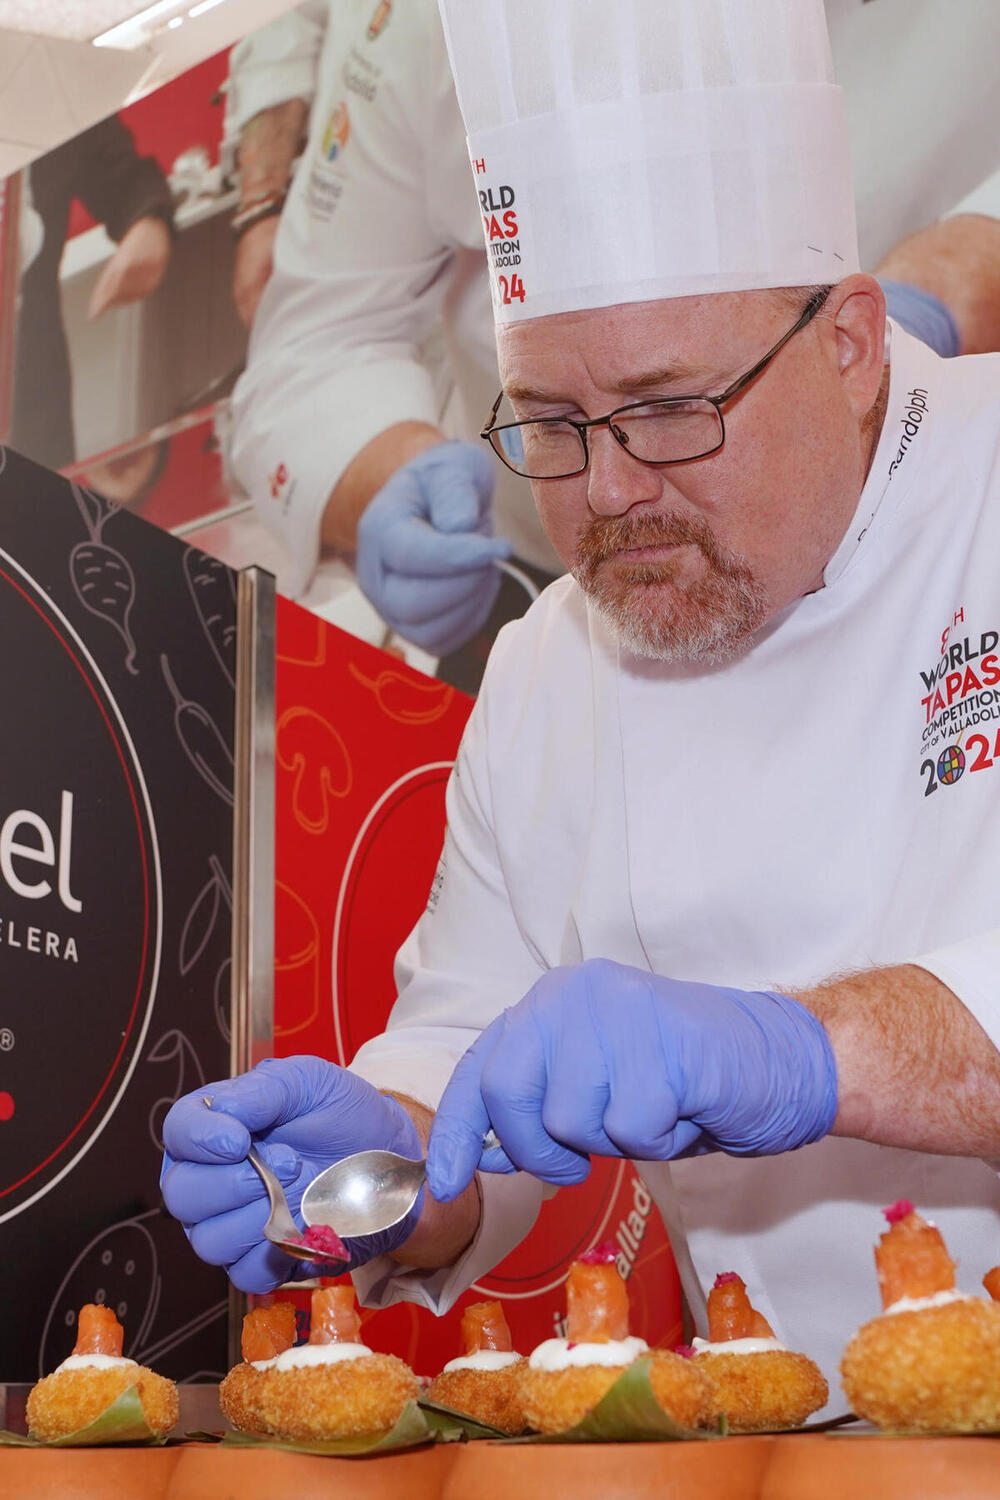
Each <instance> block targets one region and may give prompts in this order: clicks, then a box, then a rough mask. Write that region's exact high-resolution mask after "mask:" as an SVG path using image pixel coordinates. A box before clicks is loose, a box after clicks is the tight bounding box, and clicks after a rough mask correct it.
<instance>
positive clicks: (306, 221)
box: [229, 0, 1000, 594]
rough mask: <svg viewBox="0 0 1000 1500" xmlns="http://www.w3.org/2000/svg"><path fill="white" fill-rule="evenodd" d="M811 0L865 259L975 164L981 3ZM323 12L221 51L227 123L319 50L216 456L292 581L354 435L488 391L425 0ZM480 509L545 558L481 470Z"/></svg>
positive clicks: (976, 174)
mask: <svg viewBox="0 0 1000 1500" xmlns="http://www.w3.org/2000/svg"><path fill="white" fill-rule="evenodd" d="M826 4H827V16H828V20H829V25H830V34H831V43H832V47H833V54H834V64H835V68H836V71H837V76H838V78H839V80H840V82H841V83H842V84H843V85H844V88H845V94H846V98H847V108H848V117H849V123H850V126H851V136H852V144H853V153H854V169H855V176H856V182H857V193H858V203H859V236H860V242H861V254H862V264H872V263H873V262H874V260H876V259H877V258H878V257H879V256H880V255H881V254H882V253H883V252H884V251H885V250H886V249H888V248H889V246H890V245H891V244H893V243H895V241H896V240H897V239H898V238H899V236H900V235H902V234H904V233H906V232H908V231H910V230H913V229H916V228H918V227H920V226H921V225H923V224H925V223H927V222H928V221H929V220H930V219H933V218H934V217H936V215H937V214H938V213H939V212H941V211H943V210H944V209H947V208H949V207H950V206H951V205H953V204H954V203H956V202H957V201H958V199H959V198H960V197H962V196H963V194H965V193H966V192H968V191H969V190H970V189H971V188H973V187H975V186H976V185H977V184H978V183H979V182H980V181H981V180H982V178H983V177H985V176H987V175H988V174H989V173H990V172H991V171H993V170H994V169H995V167H996V165H997V160H998V150H997V133H996V129H995V123H996V110H995V105H994V102H993V87H994V83H995V76H994V75H995V59H996V56H997V50H998V47H1000V5H997V4H996V0H951V3H950V4H948V5H942V4H941V3H940V0H874V3H872V0H826ZM328 14H329V22H328V26H327V30H326V35H325V38H324V37H323V25H322V21H323V7H322V6H321V5H318V4H317V3H316V0H313V3H311V4H309V5H306V6H302V7H300V9H299V10H298V11H292V12H290V13H289V14H288V15H287V16H281V17H279V18H278V19H277V20H276V21H274V22H272V23H271V25H270V26H267V27H264V28H262V29H261V30H260V31H259V32H257V33H255V34H254V35H253V36H251V37H249V38H248V39H247V40H246V41H245V42H244V43H241V44H240V47H239V48H237V49H235V50H234V55H233V62H232V65H231V99H230V109H229V129H230V130H231V131H233V130H237V129H239V128H241V127H242V125H243V124H245V123H246V121H247V120H248V119H249V118H250V117H251V116H252V115H253V114H254V113H256V112H257V111H258V110H260V109H264V108H267V107H269V106H271V105H273V104H276V103H279V102H280V101H281V100H282V99H287V98H290V97H294V96H303V97H304V96H306V95H307V94H309V93H310V92H311V90H310V87H309V75H310V66H311V65H310V58H311V57H315V56H317V54H319V57H318V66H317V65H316V64H313V65H312V66H313V68H314V70H315V72H316V79H315V89H316V92H315V100H314V104H313V110H312V121H311V128H310V135H309V142H308V145H307V147H306V150H305V153H304V155H303V157H302V160H301V162H300V163H299V167H298V170H297V172H296V175H295V179H294V182H293V184H292V188H291V191H290V194H289V198H288V203H287V205H286V207H285V210H284V213H283V214H282V218H281V225H280V228H279V231H278V236H277V240H276V244H275V252H274V265H275V268H274V274H273V276H272V278H271V280H270V282H269V284H268V286H267V288H266V290H265V293H264V296H263V298H262V300H261V304H260V307H259V309H258V313H257V317H256V320H255V322H254V327H253V332H252V335H251V340H250V352H249V364H248V369H247V371H246V374H245V375H244V376H243V378H242V380H241V381H240V383H239V385H238V386H237V388H236V391H235V393H234V397H233V408H234V416H235V423H236V430H235V434H234V448H233V463H234V468H235V471H236V473H237V475H238V476H239V478H240V480H241V481H242V483H243V485H244V486H245V488H246V490H247V493H248V494H250V495H252V496H253V498H254V500H255V501H256V503H257V508H258V511H259V513H260V515H261V517H262V519H263V520H264V522H265V524H267V525H268V526H269V527H270V529H271V530H273V531H274V532H275V533H276V534H277V535H278V536H279V537H280V538H281V540H282V541H283V542H284V543H285V544H286V546H287V547H288V549H289V550H290V552H291V554H292V557H293V559H294V571H293V575H292V577H291V579H290V585H289V587H290V592H292V593H293V594H296V593H299V592H301V590H302V589H303V588H304V587H305V586H306V585H307V583H308V581H309V578H310V577H311V575H312V573H313V571H314V569H315V567H316V561H317V557H318V553H319V530H320V523H321V519H322V515H323V510H324V508H325V505H326V502H327V499H328V497H329V495H330V492H331V490H332V489H333V488H334V486H335V484H336V483H337V481H338V479H339V478H340V476H341V474H342V473H343V471H344V469H345V468H346V467H347V465H348V464H349V463H350V461H351V460H352V459H353V458H354V457H355V455H356V454H357V453H358V452H359V451H360V450H361V449H362V448H363V447H364V446H365V444H366V443H368V442H369V441H370V440H371V439H372V438H373V437H375V436H377V434H378V433H380V432H381V431H383V430H384V429H385V428H387V427H389V426H391V425H393V424H394V423H397V422H404V421H421V422H429V423H432V424H434V423H438V422H439V421H440V420H441V415H442V409H443V407H444V406H445V404H446V402H447V399H448V394H449V390H450V388H451V387H450V383H449V382H450V379H451V378H452V377H453V379H454V388H455V392H456V397H457V410H452V411H451V412H450V414H449V431H450V433H451V435H453V436H465V437H471V438H473V439H474V440H475V435H476V433H478V432H479V430H480V428H481V427H482V425H483V423H484V421H485V419H486V416H487V413H488V412H489V409H490V406H491V405H492V403H493V400H494V397H495V396H496V393H497V391H498V390H499V380H498V377H497V373H496V356H495V350H494V339H493V317H492V309H491V305H490V296H489V287H488V282H487V277H486V266H485V255H484V252H483V238H482V226H481V221H480V213H479V204H478V201H477V198H476V194H475V189H474V184H473V179H472V173H471V171H470V167H469V159H468V154H467V151H466V146H465V130H464V126H463V124H462V120H461V116H460V113H459V109H458V103H457V101H456V98H455V93H454V88H453V86H452V80H451V73H450V70H449V66H448V58H447V54H446V50H445V45H444V37H443V33H442V31H441V26H440V21H439V18H438V13H437V4H436V0H406V3H401V0H333V3H332V4H331V5H330V8H329V12H328ZM320 48H322V52H321V54H320V53H319V49H320ZM929 95H930V96H932V97H933V100H934V108H933V109H929V108H927V107H926V99H927V97H928V96H929ZM442 319H443V329H444V342H445V346H446V348H445V350H444V351H442V349H441V347H440V333H441V328H442ZM442 352H444V353H445V355H446V357H445V358H444V360H443V362H442V360H441V358H440V356H441V354H442ZM495 516H496V525H497V530H498V531H499V532H501V533H502V534H503V535H505V536H508V537H510V539H511V540H512V542H513V543H514V547H515V550H516V552H517V553H518V555H519V556H521V557H523V558H525V559H526V560H527V561H528V562H532V563H535V564H536V565H537V566H539V567H542V568H548V569H549V570H550V571H551V572H560V571H561V565H560V564H559V563H558V560H557V559H556V557H555V554H554V553H553V551H552V550H551V548H550V546H549V544H548V542H547V540H546V539H545V537H544V535H543V533H542V531H541V528H540V526H539V524H538V522H537V519H536V517H535V514H534V509H533V507H532V505H531V503H530V500H529V497H528V493H527V488H526V486H525V485H524V484H523V481H521V480H519V479H518V478H516V476H513V475H511V474H509V473H508V471H506V470H503V469H501V468H500V466H499V465H498V466H497V495H496V502H495Z"/></svg>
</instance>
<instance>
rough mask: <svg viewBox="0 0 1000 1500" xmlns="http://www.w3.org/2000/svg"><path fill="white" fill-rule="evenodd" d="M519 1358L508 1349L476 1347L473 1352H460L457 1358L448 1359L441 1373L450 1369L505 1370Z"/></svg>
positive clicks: (443, 1373)
mask: <svg viewBox="0 0 1000 1500" xmlns="http://www.w3.org/2000/svg"><path fill="white" fill-rule="evenodd" d="M520 1358H521V1356H520V1355H519V1354H515V1353H514V1352H513V1350H510V1349H477V1350H476V1352H475V1354H462V1355H460V1356H459V1358H458V1359H449V1361H448V1363H447V1364H446V1365H445V1367H444V1369H443V1370H442V1371H441V1373H442V1375H447V1374H448V1372H449V1371H450V1370H506V1369H508V1368H509V1367H510V1366H511V1365H516V1364H517V1362H518V1360H519V1359H520Z"/></svg>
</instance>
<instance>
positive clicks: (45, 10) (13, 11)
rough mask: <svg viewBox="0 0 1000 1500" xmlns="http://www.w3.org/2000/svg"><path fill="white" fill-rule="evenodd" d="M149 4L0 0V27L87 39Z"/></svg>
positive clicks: (123, 0)
mask: <svg viewBox="0 0 1000 1500" xmlns="http://www.w3.org/2000/svg"><path fill="white" fill-rule="evenodd" d="M148 4H150V0H0V27H5V28H7V29H9V30H10V31H30V32H33V33H34V35H35V36H61V37H68V38H69V39H70V40H73V41H78V42H89V41H90V39H91V37H95V36H100V34H101V32H102V31H107V30H108V28H109V27H111V26H117V25H118V22H119V21H126V20H128V19H129V17H130V16H134V15H136V14H137V12H139V11H140V10H145V8H146V6H147V5H148Z"/></svg>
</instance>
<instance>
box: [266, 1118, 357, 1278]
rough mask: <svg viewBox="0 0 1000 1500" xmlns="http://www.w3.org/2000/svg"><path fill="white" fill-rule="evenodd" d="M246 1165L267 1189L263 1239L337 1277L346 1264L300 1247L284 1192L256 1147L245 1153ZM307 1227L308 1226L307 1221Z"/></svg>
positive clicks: (327, 1252) (337, 1258) (305, 1247)
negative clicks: (267, 1208) (254, 1171)
mask: <svg viewBox="0 0 1000 1500" xmlns="http://www.w3.org/2000/svg"><path fill="white" fill-rule="evenodd" d="M247 1161H248V1162H249V1163H250V1165H251V1166H252V1167H253V1168H254V1169H255V1170H256V1172H257V1173H258V1175H259V1176H260V1180H261V1182H262V1183H263V1184H264V1186H265V1187H266V1188H267V1196H268V1199H269V1200H270V1203H271V1213H270V1216H269V1218H268V1221H267V1223H266V1224H265V1225H264V1238H265V1239H268V1240H270V1241H271V1244H272V1245H277V1246H278V1248H279V1250H283V1251H284V1252H285V1254H286V1255H290V1256H292V1258H293V1259H294V1260H310V1261H313V1262H314V1263H315V1264H316V1265H318V1266H323V1267H324V1268H325V1269H326V1270H327V1271H328V1273H329V1274H331V1275H333V1276H337V1275H339V1274H340V1272H341V1271H343V1270H344V1269H345V1268H346V1267H347V1264H348V1262H347V1261H346V1260H344V1259H343V1258H342V1257H341V1256H339V1255H331V1254H330V1252H329V1251H328V1250H319V1249H314V1248H313V1247H312V1246H310V1245H304V1244H303V1243H302V1231H301V1230H300V1229H299V1226H298V1225H297V1224H296V1222H295V1220H294V1219H293V1218H292V1212H291V1209H290V1208H289V1207H288V1199H287V1198H286V1197H285V1190H284V1188H283V1187H282V1186H281V1183H280V1182H279V1181H278V1179H277V1177H276V1176H275V1175H274V1173H273V1172H272V1171H271V1168H270V1167H269V1166H268V1165H267V1163H266V1162H265V1161H264V1159H263V1157H262V1156H261V1155H260V1153H259V1152H258V1151H257V1149H256V1147H254V1146H251V1147H250V1150H249V1151H248V1152H247ZM306 1223H307V1224H308V1223H309V1220H308V1219H307V1220H306Z"/></svg>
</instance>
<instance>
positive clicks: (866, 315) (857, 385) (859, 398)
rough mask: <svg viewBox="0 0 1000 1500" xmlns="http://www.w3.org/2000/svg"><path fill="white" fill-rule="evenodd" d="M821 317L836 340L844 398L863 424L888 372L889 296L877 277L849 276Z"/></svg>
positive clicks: (834, 349) (834, 346) (833, 349)
mask: <svg viewBox="0 0 1000 1500" xmlns="http://www.w3.org/2000/svg"><path fill="white" fill-rule="evenodd" d="M818 316H819V317H820V318H821V319H822V320H823V323H824V324H825V326H826V328H827V329H828V330H829V331H830V336H831V337H832V339H833V344H832V346H831V354H832V357H833V358H834V359H835V360H836V362H837V369H838V372H839V375H840V381H841V386H842V389H843V393H844V397H845V399H846V400H847V403H848V405H849V406H850V408H851V411H852V412H853V413H854V415H855V416H856V417H857V418H858V420H859V421H860V420H861V419H862V418H863V417H864V416H865V415H866V413H868V412H869V411H870V410H871V408H872V406H873V405H874V402H875V398H876V397H877V395H878V392H879V387H880V386H881V384H882V376H883V373H884V369H885V363H886V322H885V294H884V292H883V291H882V288H881V287H880V286H879V284H878V282H877V281H876V280H875V277H874V276H867V275H865V274H863V273H858V274H857V275H854V276H847V277H845V278H844V280H843V281H841V282H839V283H838V284H837V285H836V286H835V287H834V288H833V290H832V292H831V293H830V296H829V297H828V299H827V301H826V303H825V305H824V306H823V307H822V308H821V309H820V312H819V314H818Z"/></svg>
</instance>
